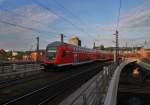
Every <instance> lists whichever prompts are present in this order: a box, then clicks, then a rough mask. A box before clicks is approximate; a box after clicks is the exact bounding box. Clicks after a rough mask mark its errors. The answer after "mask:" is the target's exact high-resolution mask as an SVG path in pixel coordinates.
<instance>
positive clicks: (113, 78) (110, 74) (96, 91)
mask: <svg viewBox="0 0 150 105" xmlns="http://www.w3.org/2000/svg"><path fill="white" fill-rule="evenodd" d="M134 61H136V60H126V61H124V62H123V63H121V64H120V65H119V66H118V65H117V64H112V65H109V66H105V67H104V68H103V70H102V71H101V72H100V73H98V74H97V75H96V76H94V77H93V78H92V79H91V80H89V81H88V82H87V83H85V84H84V85H83V86H81V88H80V89H78V90H77V91H76V92H74V93H73V94H71V95H70V96H69V97H68V98H67V99H65V100H64V101H63V102H61V103H60V104H59V105H116V95H117V88H118V82H119V76H120V72H121V70H122V69H123V68H124V67H125V66H126V65H127V64H129V63H131V62H134Z"/></svg>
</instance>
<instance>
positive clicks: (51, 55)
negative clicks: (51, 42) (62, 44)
mask: <svg viewBox="0 0 150 105" xmlns="http://www.w3.org/2000/svg"><path fill="white" fill-rule="evenodd" d="M56 50H57V47H48V48H47V57H48V59H49V60H54V59H55V57H56Z"/></svg>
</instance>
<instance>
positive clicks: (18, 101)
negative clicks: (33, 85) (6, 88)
mask: <svg viewBox="0 0 150 105" xmlns="http://www.w3.org/2000/svg"><path fill="white" fill-rule="evenodd" d="M106 64H107V63H106ZM106 64H105V65H106ZM103 65H104V64H103ZM103 65H98V66H96V67H93V68H88V70H85V71H82V72H79V73H77V74H74V75H71V76H69V77H66V78H63V79H61V80H58V81H54V82H52V83H50V84H48V85H46V86H43V87H41V88H40V89H36V90H34V91H32V92H30V93H27V94H25V95H23V96H20V97H18V98H15V99H12V100H9V101H7V102H4V103H2V104H3V105H29V104H31V105H44V104H47V103H50V105H56V104H58V102H60V101H61V100H62V99H63V98H64V96H63V97H61V95H64V94H65V93H66V94H69V93H68V92H69V90H70V92H72V91H74V90H75V89H77V88H78V87H79V86H81V85H82V84H83V83H85V82H86V81H87V80H88V79H90V78H91V77H92V76H94V75H95V74H96V73H97V72H99V71H100V67H102V66H103ZM79 81H80V82H79ZM66 94H65V95H66ZM57 97H61V98H59V99H58V98H57Z"/></svg>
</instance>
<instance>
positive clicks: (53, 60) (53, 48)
mask: <svg viewBox="0 0 150 105" xmlns="http://www.w3.org/2000/svg"><path fill="white" fill-rule="evenodd" d="M59 45H60V43H59V42H53V43H51V44H49V45H48V46H47V48H46V50H45V56H44V67H45V69H55V68H57V59H58V57H57V49H58V46H59Z"/></svg>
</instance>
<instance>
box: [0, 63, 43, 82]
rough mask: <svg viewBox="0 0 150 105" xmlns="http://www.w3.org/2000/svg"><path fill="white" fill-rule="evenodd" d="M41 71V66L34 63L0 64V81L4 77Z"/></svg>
mask: <svg viewBox="0 0 150 105" xmlns="http://www.w3.org/2000/svg"><path fill="white" fill-rule="evenodd" d="M41 69H42V66H41V65H40V64H37V63H35V62H13V63H12V62H11V63H0V79H3V78H4V77H6V78H9V77H13V76H15V77H16V76H18V75H20V74H27V73H28V74H29V73H32V72H38V71H40V70H41Z"/></svg>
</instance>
